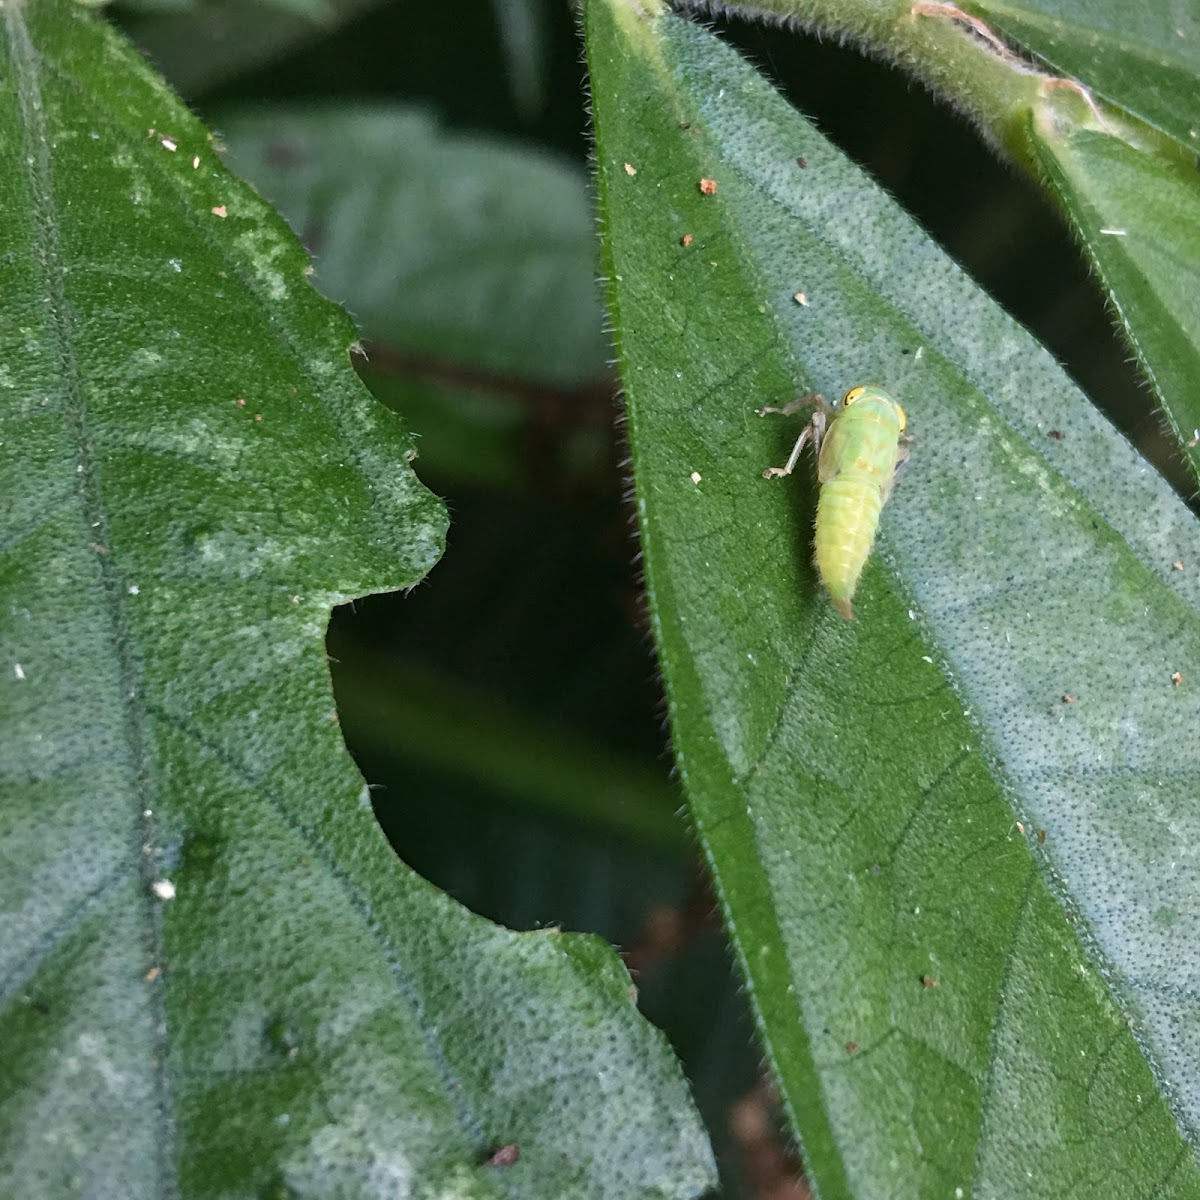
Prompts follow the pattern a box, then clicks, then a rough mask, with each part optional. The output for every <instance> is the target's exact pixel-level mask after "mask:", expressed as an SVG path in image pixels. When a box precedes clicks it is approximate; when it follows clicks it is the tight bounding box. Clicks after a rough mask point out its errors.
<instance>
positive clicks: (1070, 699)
mask: <svg viewBox="0 0 1200 1200" xmlns="http://www.w3.org/2000/svg"><path fill="white" fill-rule="evenodd" d="M1063 703H1064V704H1074V703H1075V697H1074V696H1072V695H1070V693H1064V695H1063Z"/></svg>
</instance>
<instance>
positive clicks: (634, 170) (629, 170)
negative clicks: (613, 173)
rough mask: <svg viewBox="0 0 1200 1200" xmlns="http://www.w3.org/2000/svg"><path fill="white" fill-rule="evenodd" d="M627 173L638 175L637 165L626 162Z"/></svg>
mask: <svg viewBox="0 0 1200 1200" xmlns="http://www.w3.org/2000/svg"><path fill="white" fill-rule="evenodd" d="M625 174H626V175H636V174H637V167H635V166H634V165H633V163H626V164H625Z"/></svg>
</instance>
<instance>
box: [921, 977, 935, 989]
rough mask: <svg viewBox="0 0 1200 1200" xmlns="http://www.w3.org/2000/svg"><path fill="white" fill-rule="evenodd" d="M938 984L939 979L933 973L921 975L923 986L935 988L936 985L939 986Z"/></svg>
mask: <svg viewBox="0 0 1200 1200" xmlns="http://www.w3.org/2000/svg"><path fill="white" fill-rule="evenodd" d="M937 985H938V981H937V980H936V979H934V977H933V976H932V975H922V976H921V986H922V987H923V988H935V987H937Z"/></svg>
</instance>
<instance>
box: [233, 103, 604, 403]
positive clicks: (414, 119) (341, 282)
mask: <svg viewBox="0 0 1200 1200" xmlns="http://www.w3.org/2000/svg"><path fill="white" fill-rule="evenodd" d="M222 129H223V134H224V137H225V140H226V142H227V144H228V146H229V154H228V162H229V164H230V166H232V167H233V168H234V169H235V170H237V171H238V172H239V173H240V174H243V175H244V176H245V177H246V178H248V179H249V180H250V181H251V182H252V183H254V184H255V186H256V187H257V188H258V189H259V190H260V191H261V192H262V193H263V195H264V196H266V197H267V198H268V199H269V200H270V201H271V202H272V203H274V204H276V205H277V206H278V207H279V209H280V211H281V212H282V213H283V214H284V215H285V216H286V217H287V218H288V220H289V222H290V223H291V225H292V228H293V229H295V230H296V231H297V233H298V234H299V235H300V236H301V237H302V238H303V239H304V240H305V241H306V242H307V243H308V245H309V249H310V250H312V251H313V252H314V254H315V255H316V260H317V263H316V265H317V276H316V280H317V284H318V286H319V287H320V288H321V289H322V290H323V291H324V292H325V294H326V295H328V296H330V297H331V298H333V299H335V300H339V301H341V302H342V303H344V304H346V305H347V307H349V309H350V311H351V312H353V313H354V315H355V317H356V318H357V319H358V321H359V326H360V328H361V330H362V332H363V335H364V337H366V338H367V339H368V340H369V341H373V342H380V343H383V344H385V345H388V346H393V347H400V348H402V349H404V350H405V351H406V352H407V353H409V354H410V355H413V356H427V357H429V358H431V359H433V360H435V361H437V362H442V363H453V364H459V365H466V366H470V367H472V368H474V369H475V370H477V371H486V372H490V373H492V374H494V375H499V376H505V375H508V376H515V377H518V378H525V379H536V380H540V381H543V382H548V383H553V384H557V385H560V386H566V385H575V384H579V383H586V382H589V381H591V380H594V379H596V378H597V377H598V376H600V375H602V374H603V373H604V370H605V361H606V358H607V343H606V340H605V337H604V333H603V327H602V326H603V322H602V316H601V309H600V297H599V294H598V292H597V289H596V286H595V283H594V280H595V272H596V266H595V262H596V246H595V225H594V223H593V219H592V213H591V206H590V203H589V201H588V196H587V190H586V184H585V180H584V178H583V174H582V172H581V171H579V170H578V169H577V168H575V167H574V166H572V165H569V164H567V163H565V162H562V161H560V160H558V159H556V158H552V157H550V156H549V155H546V154H544V153H539V152H536V151H533V150H529V149H525V148H522V147H520V146H518V145H517V144H515V143H505V142H502V141H499V140H497V139H489V138H484V137H476V136H464V135H450V134H448V133H447V132H446V131H445V130H443V129H441V128H440V127H439V125H438V123H437V122H436V121H435V120H434V119H433V117H432V116H431V115H430V114H429V113H427V112H424V111H422V110H420V109H415V108H404V107H398V106H376V107H370V106H352V107H341V106H336V107H333V106H331V107H325V108H301V109H296V108H285V107H280V106H273V107H269V108H262V109H259V110H254V111H248V112H247V111H242V112H240V113H232V114H230V115H229V116H228V117H227V118H226V119H225V120H224V121H223V122H222Z"/></svg>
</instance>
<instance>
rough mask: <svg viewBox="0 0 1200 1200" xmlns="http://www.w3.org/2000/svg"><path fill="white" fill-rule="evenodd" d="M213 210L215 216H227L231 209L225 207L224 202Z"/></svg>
mask: <svg viewBox="0 0 1200 1200" xmlns="http://www.w3.org/2000/svg"><path fill="white" fill-rule="evenodd" d="M211 211H212V215H213V216H214V217H227V216H229V209H227V208H226V207H225V205H223V204H218V205H217V206H216V207H215V208H213V209H212V210H211Z"/></svg>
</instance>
